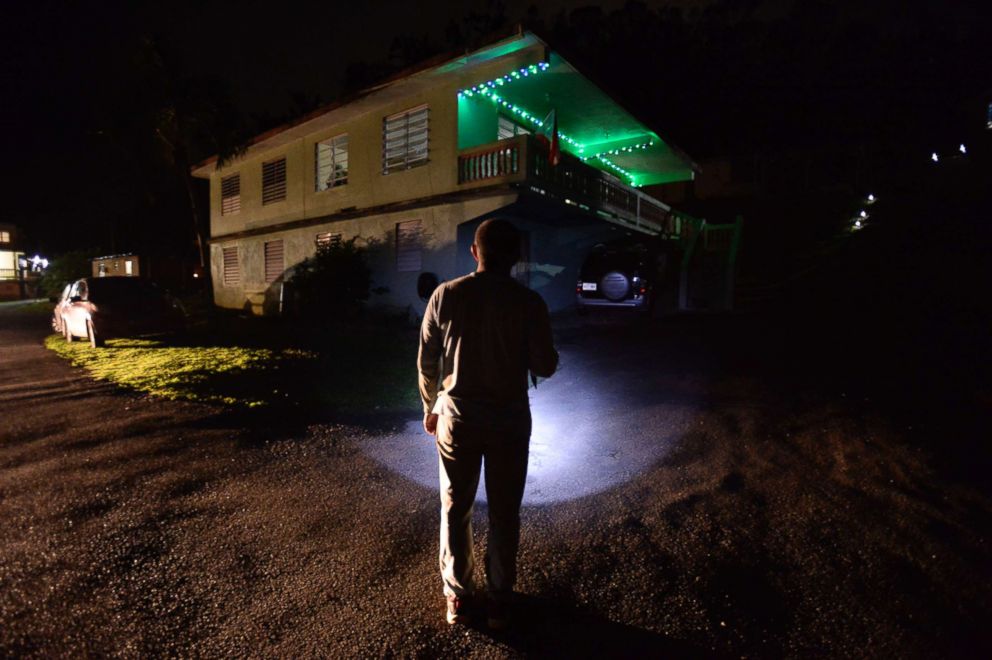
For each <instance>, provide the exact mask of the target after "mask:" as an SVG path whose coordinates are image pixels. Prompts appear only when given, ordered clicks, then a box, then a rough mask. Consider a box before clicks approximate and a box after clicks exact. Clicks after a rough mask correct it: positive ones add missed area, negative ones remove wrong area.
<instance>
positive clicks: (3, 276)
mask: <svg viewBox="0 0 992 660" xmlns="http://www.w3.org/2000/svg"><path fill="white" fill-rule="evenodd" d="M19 279H21V271H19V270H18V269H16V268H0V280H19Z"/></svg>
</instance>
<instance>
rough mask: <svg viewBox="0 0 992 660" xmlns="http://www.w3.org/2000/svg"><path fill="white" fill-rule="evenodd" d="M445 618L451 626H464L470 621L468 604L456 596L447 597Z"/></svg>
mask: <svg viewBox="0 0 992 660" xmlns="http://www.w3.org/2000/svg"><path fill="white" fill-rule="evenodd" d="M445 618H446V619H447V620H448V623H450V624H451V625H454V624H456V623H461V624H466V623H468V622H469V621H471V619H472V617H471V616H469V613H468V602H467V601H466V600H465V599H464V598H459V597H458V596H448V612H447V614H446V615H445Z"/></svg>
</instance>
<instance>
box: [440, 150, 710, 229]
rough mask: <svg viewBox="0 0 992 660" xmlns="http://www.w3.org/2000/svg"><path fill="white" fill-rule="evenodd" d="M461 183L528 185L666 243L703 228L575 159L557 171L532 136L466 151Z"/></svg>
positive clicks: (564, 157)
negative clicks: (659, 236) (662, 239)
mask: <svg viewBox="0 0 992 660" xmlns="http://www.w3.org/2000/svg"><path fill="white" fill-rule="evenodd" d="M458 183H459V184H460V186H461V187H463V188H478V187H484V186H490V185H496V184H503V183H514V184H527V185H529V186H530V187H531V188H533V189H534V190H536V191H539V192H543V193H545V194H551V195H554V196H557V197H559V198H560V199H561V200H562V201H563V202H564V203H566V204H570V205H573V206H576V207H579V208H581V209H583V210H585V211H588V212H590V213H594V214H596V215H598V216H600V217H603V218H604V219H606V220H609V221H611V222H615V223H618V224H622V225H624V226H628V227H632V228H634V229H637V230H639V231H643V232H645V233H649V234H659V235H662V236H664V237H666V238H679V239H686V238H688V237H689V236H690V234H691V233H692V231H693V226H694V225H698V224H699V221H698V220H696V219H695V218H692V217H690V216H687V215H684V214H682V213H678V212H676V211H674V210H673V209H672V208H671V207H669V206H668V205H667V204H664V203H662V202H660V201H658V200H657V199H655V198H653V197H651V196H650V195H646V194H644V193H643V192H641V191H640V190H637V189H636V188H633V187H631V186H628V185H626V184H624V183H622V182H620V181H619V180H618V179H616V178H615V177H612V176H610V175H608V174H606V173H605V172H602V171H600V170H597V169H596V168H594V167H590V166H588V165H586V164H585V163H583V162H582V161H581V160H579V159H578V158H575V157H574V156H572V155H570V154H567V153H562V154H561V160H560V162H559V163H558V165H555V166H552V165H551V164H550V163H549V162H548V155H547V150H546V147H543V146H542V145H540V144H538V143H537V141H536V140H535V139H534V138H533V137H531V136H529V135H518V136H516V137H513V138H509V139H506V140H500V141H498V142H492V143H490V144H484V145H481V146H478V147H473V148H471V149H465V150H463V151H462V152H461V153H460V154H459V155H458ZM695 228H696V229H698V227H695Z"/></svg>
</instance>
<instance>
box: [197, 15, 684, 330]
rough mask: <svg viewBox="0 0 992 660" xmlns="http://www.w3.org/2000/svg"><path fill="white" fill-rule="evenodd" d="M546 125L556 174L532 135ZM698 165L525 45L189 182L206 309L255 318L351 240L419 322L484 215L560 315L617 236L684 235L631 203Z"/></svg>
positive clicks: (382, 95) (643, 201) (369, 96)
mask: <svg viewBox="0 0 992 660" xmlns="http://www.w3.org/2000/svg"><path fill="white" fill-rule="evenodd" d="M552 110H553V111H554V114H555V116H556V117H557V127H558V142H559V145H560V150H561V158H560V162H558V164H557V165H552V164H551V163H550V162H549V159H548V155H549V150H548V148H547V147H546V146H545V144H544V143H543V142H542V141H540V140H538V139H536V138H535V136H536V135H539V134H541V133H542V132H546V131H547V130H548V129H549V127H548V126H547V125H546V124H547V123H548V122H547V121H546V119H547V118H548V117H549V115H550V113H551V111H552ZM694 167H695V165H694V164H693V163H692V162H691V161H690V160H689V159H688V158H687V157H686V156H685V155H684V154H682V153H681V152H680V151H679V150H678V149H676V148H675V147H673V146H672V145H670V144H669V143H667V142H666V141H665V140H663V139H662V138H661V137H660V136H659V135H658V134H657V133H656V132H654V131H653V130H651V128H649V127H648V126H646V125H644V124H643V123H642V122H640V121H639V120H638V119H636V118H635V117H634V116H633V115H631V114H630V112H628V111H627V110H625V109H624V108H623V107H621V106H620V105H619V104H618V103H617V102H616V101H615V100H614V99H613V98H611V97H610V96H609V95H607V94H606V93H605V92H603V91H602V90H601V89H600V88H599V87H597V86H596V85H595V84H593V83H592V82H591V81H590V80H589V79H588V78H586V77H585V76H583V75H582V74H581V73H580V72H579V71H577V70H576V69H575V68H574V67H573V66H572V65H570V64H569V63H568V62H567V61H566V60H564V59H563V58H562V57H561V56H560V55H559V54H558V53H556V52H554V51H553V50H551V49H550V48H549V47H548V45H547V44H546V43H544V42H543V41H542V40H541V39H539V38H538V37H537V36H536V35H534V34H533V33H530V32H525V31H521V32H518V33H517V34H515V35H513V36H511V37H509V38H506V39H504V40H501V41H498V42H496V43H493V44H491V45H489V46H487V47H485V48H482V49H480V50H477V51H475V52H472V53H469V54H466V55H464V56H461V57H457V58H455V59H451V60H449V61H444V62H440V63H433V64H431V65H429V66H427V67H426V68H422V69H420V70H417V71H415V72H413V73H407V74H405V75H402V76H401V77H397V78H395V79H393V80H391V81H388V82H385V83H383V84H381V85H378V86H376V87H373V88H371V89H368V90H365V91H364V92H362V93H360V94H357V95H355V96H354V97H351V98H349V99H346V100H344V101H341V102H338V103H334V104H331V105H328V106H325V107H323V108H321V109H319V110H317V111H315V112H313V113H311V114H309V115H307V116H305V117H302V118H300V119H299V120H297V121H294V122H292V123H290V124H288V125H284V126H282V127H279V128H277V129H274V130H272V131H269V132H267V133H265V134H263V135H260V136H258V137H256V138H255V139H254V140H253V141H252V142H251V143H250V145H249V147H248V148H247V150H246V152H244V154H243V155H242V156H240V157H238V158H237V159H236V160H234V161H233V162H228V163H225V164H224V165H223V166H222V167H217V161H216V158H211V159H208V160H207V161H204V162H203V163H200V164H198V165H197V166H195V167H194V168H193V174H194V175H195V176H197V177H202V178H205V179H209V180H210V217H211V249H210V262H211V274H212V276H213V286H214V300H215V302H216V303H217V304H218V305H220V306H222V307H228V308H242V309H252V310H253V311H255V312H257V313H259V312H263V311H268V310H269V309H271V308H274V306H275V301H278V300H280V299H281V286H282V282H283V280H284V279H288V277H289V276H290V275H291V269H292V267H293V266H294V264H297V263H299V262H300V261H301V260H303V259H304V258H306V257H309V256H311V255H313V254H314V253H315V252H316V250H317V247H318V246H319V245H320V244H322V243H325V242H333V241H337V240H341V239H349V238H352V237H358V239H359V241H360V242H362V243H367V244H368V246H369V254H370V261H371V264H370V265H371V266H372V269H373V278H374V284H375V286H377V287H383V288H384V289H387V290H388V291H387V292H386V293H384V294H381V295H378V296H377V297H376V298H374V302H377V303H380V304H386V305H394V306H399V307H408V306H409V307H412V308H413V309H414V311H415V312H417V313H419V312H421V311H422V309H423V296H424V294H425V291H424V287H423V281H424V280H423V277H424V276H425V275H424V274H427V276H426V277H427V279H428V280H429V279H430V277H429V276H430V275H436V276H437V278H438V279H440V280H446V279H451V278H454V277H457V276H460V275H463V274H465V273H467V272H470V271H471V270H472V269H473V267H474V264H473V262H472V259H471V255H470V254H469V245H470V244H471V242H472V237H473V235H474V232H475V228H476V227H477V226H478V224H479V223H480V222H482V221H483V220H484V219H487V218H491V217H496V216H500V217H505V218H508V219H510V220H512V221H513V222H515V223H516V224H517V226H518V227H520V228H521V230H522V231H523V233H524V236H525V244H524V245H523V253H524V259H523V261H522V263H521V264H520V265H518V267H517V271H516V273H517V277H518V278H520V279H521V281H523V282H524V283H526V284H527V285H528V286H530V287H532V288H534V289H535V290H537V291H538V292H540V293H541V294H542V295H543V296H544V298H545V299H546V301H547V302H548V304H549V306H550V307H551V309H552V310H554V309H561V308H563V307H565V306H567V305H569V304H570V303H572V302H573V301H574V296H575V283H576V276H577V271H578V268H579V265H580V262H581V259H582V258H583V256H584V255H585V253H586V252H587V250H588V249H589V248H590V247H591V246H593V245H595V244H596V243H598V242H602V241H604V240H609V239H611V238H616V237H620V236H622V235H623V233H624V232H628V233H636V232H640V233H643V234H650V235H661V236H663V237H673V238H674V237H677V236H678V235H680V234H681V233H683V232H684V231H689V230H688V229H687V228H686V225H687V223H686V222H685V218H684V217H682V216H681V215H679V214H677V213H675V212H673V211H672V209H671V208H669V207H668V206H667V205H665V204H663V203H661V202H660V201H658V200H657V199H654V198H652V197H651V196H649V195H647V194H645V193H644V192H643V191H642V190H641V188H642V187H643V186H646V185H652V184H659V183H665V182H673V181H682V180H688V179H691V178H692V177H693V175H694ZM418 280H420V281H421V287H420V291H419V292H418ZM270 305H271V307H270Z"/></svg>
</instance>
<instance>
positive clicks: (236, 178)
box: [220, 173, 241, 215]
mask: <svg viewBox="0 0 992 660" xmlns="http://www.w3.org/2000/svg"><path fill="white" fill-rule="evenodd" d="M240 210H241V174H240V173H239V174H232V175H230V176H225V177H224V178H223V179H221V180H220V213H221V215H230V214H232V213H237V212H238V211H240Z"/></svg>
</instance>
